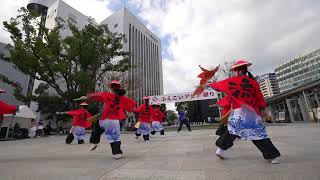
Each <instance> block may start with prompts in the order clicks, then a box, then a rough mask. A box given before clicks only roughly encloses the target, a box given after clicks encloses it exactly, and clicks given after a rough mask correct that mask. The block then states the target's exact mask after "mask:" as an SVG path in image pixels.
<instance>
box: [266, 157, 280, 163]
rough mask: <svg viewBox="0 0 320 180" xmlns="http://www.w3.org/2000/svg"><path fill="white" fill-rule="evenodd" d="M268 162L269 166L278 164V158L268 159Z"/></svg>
mask: <svg viewBox="0 0 320 180" xmlns="http://www.w3.org/2000/svg"><path fill="white" fill-rule="evenodd" d="M268 162H269V163H271V164H279V160H278V158H274V159H269V160H268Z"/></svg>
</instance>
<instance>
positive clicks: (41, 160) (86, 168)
mask: <svg viewBox="0 0 320 180" xmlns="http://www.w3.org/2000/svg"><path fill="white" fill-rule="evenodd" d="M214 131H215V130H213V129H210V130H209V129H208V130H194V131H193V132H191V133H189V132H186V131H182V132H180V134H178V133H176V132H168V133H167V134H166V135H165V137H159V135H157V136H155V137H153V138H152V139H151V141H152V142H150V143H144V142H143V140H142V139H138V140H136V139H134V136H133V135H132V134H124V135H123V136H122V141H123V145H122V148H123V151H124V158H123V159H120V160H115V159H113V157H112V155H111V149H110V147H109V144H107V143H106V142H105V140H104V139H102V140H103V141H102V143H101V144H100V146H99V147H98V149H97V150H96V151H93V152H89V151H88V149H89V144H88V143H87V142H88V141H86V144H83V145H78V144H76V143H75V142H74V143H73V144H72V145H66V144H65V143H64V140H65V136H52V137H43V138H37V139H27V140H16V141H3V142H0V179H1V180H13V179H24V180H25V179H37V180H38V179H39V180H46V179H57V180H64V179H68V180H71V179H72V180H73V179H74V180H91V179H101V180H102V179H137V180H139V179H161V180H167V179H186V180H193V179H194V180H203V179H217V180H224V179H236V180H237V179H241V180H242V179H243V180H251V179H252V180H253V179H254V180H262V179H268V180H269V179H270V180H271V179H272V180H277V179H281V180H282V179H290V180H291V179H292V180H297V179H299V180H309V179H311V180H319V179H320V124H311V123H310V124H288V125H286V126H271V127H268V132H269V134H270V136H271V139H272V140H273V143H274V144H275V145H276V147H277V148H278V149H279V150H280V152H281V154H282V156H281V158H280V164H277V165H272V164H269V163H267V162H266V161H265V160H264V159H263V157H262V155H261V154H260V152H259V151H258V150H257V149H256V147H255V146H254V145H253V144H252V143H251V142H250V141H242V140H241V141H237V142H236V143H235V146H234V147H233V148H232V149H230V150H229V152H228V153H227V154H226V155H227V156H228V159H226V160H219V159H217V158H216V156H215V153H214V151H215V146H214V140H215V139H216V138H217V136H216V135H214ZM88 137H89V136H87V137H86V138H87V139H88Z"/></svg>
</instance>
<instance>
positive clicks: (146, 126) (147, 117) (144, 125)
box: [133, 96, 155, 142]
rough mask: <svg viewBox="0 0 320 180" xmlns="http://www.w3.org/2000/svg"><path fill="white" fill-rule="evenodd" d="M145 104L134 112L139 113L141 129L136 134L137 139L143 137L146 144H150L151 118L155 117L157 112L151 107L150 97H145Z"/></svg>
mask: <svg viewBox="0 0 320 180" xmlns="http://www.w3.org/2000/svg"><path fill="white" fill-rule="evenodd" d="M143 99H144V103H143V104H141V105H140V106H139V107H138V108H136V109H135V110H134V111H133V112H135V113H139V115H138V124H140V125H139V127H136V128H138V129H137V132H136V134H135V135H136V136H135V137H136V139H138V138H139V136H141V134H142V135H143V139H144V141H145V142H149V141H150V139H149V133H150V131H151V118H152V117H154V116H155V110H154V109H153V108H152V106H151V105H149V97H148V96H145V97H143Z"/></svg>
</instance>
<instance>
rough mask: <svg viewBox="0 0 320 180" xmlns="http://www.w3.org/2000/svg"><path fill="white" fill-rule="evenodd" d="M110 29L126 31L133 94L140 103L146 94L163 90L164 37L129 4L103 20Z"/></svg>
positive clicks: (119, 31)
mask: <svg viewBox="0 0 320 180" xmlns="http://www.w3.org/2000/svg"><path fill="white" fill-rule="evenodd" d="M102 24H107V25H108V27H109V30H110V31H112V32H118V33H122V34H125V35H126V37H127V40H128V41H127V43H126V44H125V45H124V50H125V51H129V52H130V61H131V64H132V65H133V67H134V68H133V69H131V70H130V72H129V74H128V76H129V84H130V86H131V87H132V90H131V92H129V95H130V96H131V97H132V98H134V99H135V100H136V101H137V102H139V104H141V103H142V97H143V96H148V95H161V94H163V77H162V60H161V41H160V39H159V38H158V37H157V36H155V35H154V34H153V33H152V32H151V31H150V30H149V29H148V28H147V27H146V26H145V25H144V24H143V23H142V22H141V21H139V19H138V18H137V17H135V16H134V15H133V14H132V13H131V12H130V11H128V9H127V8H125V7H124V8H122V9H121V10H119V11H117V12H115V13H114V14H112V15H111V16H109V17H108V18H107V19H105V20H104V21H102Z"/></svg>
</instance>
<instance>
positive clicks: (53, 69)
mask: <svg viewBox="0 0 320 180" xmlns="http://www.w3.org/2000/svg"><path fill="white" fill-rule="evenodd" d="M43 20H44V17H43V18H40V19H39V18H35V17H34V16H33V15H32V14H31V13H30V12H29V11H28V10H27V9H26V8H21V9H20V10H19V15H18V16H17V17H16V18H11V19H10V20H9V21H4V22H3V24H4V27H5V30H6V31H8V32H9V33H10V38H11V40H12V42H13V47H12V48H11V49H10V62H12V63H13V64H14V65H15V67H16V68H17V69H18V70H20V71H21V72H23V73H25V74H27V75H30V76H31V78H34V79H37V80H40V81H42V82H43V83H42V84H41V85H40V86H39V87H38V88H37V89H36V91H35V94H33V95H28V96H24V95H22V94H21V90H22V89H21V87H20V85H19V84H17V83H16V82H13V81H10V80H9V79H8V78H6V76H5V75H1V76H0V80H2V81H3V82H6V83H8V84H11V85H12V86H14V87H15V97H17V99H18V100H21V101H24V102H28V101H30V100H32V101H36V102H38V103H39V111H41V112H45V113H51V114H52V113H53V112H56V111H64V110H68V109H72V108H76V107H77V104H76V103H74V102H73V101H72V100H73V99H75V98H78V97H80V96H82V95H86V94H87V93H88V92H92V91H94V90H95V87H96V84H97V83H98V82H99V81H102V80H103V79H105V78H107V77H106V76H107V73H110V72H120V73H123V72H125V71H127V70H128V69H129V68H130V61H129V58H128V57H129V53H128V52H125V51H123V43H124V42H126V39H125V36H124V35H123V34H117V33H112V32H110V31H109V30H108V27H107V25H96V24H94V22H93V21H92V20H88V24H87V25H86V26H85V27H84V28H78V27H77V23H76V22H75V21H74V20H72V19H69V20H67V21H64V20H63V19H56V26H55V27H54V28H53V29H48V28H47V27H45V26H44V21H43ZM65 31H70V33H69V36H66V37H62V36H61V32H65Z"/></svg>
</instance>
